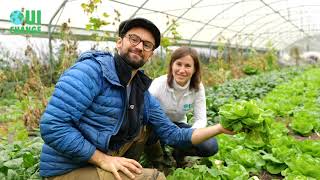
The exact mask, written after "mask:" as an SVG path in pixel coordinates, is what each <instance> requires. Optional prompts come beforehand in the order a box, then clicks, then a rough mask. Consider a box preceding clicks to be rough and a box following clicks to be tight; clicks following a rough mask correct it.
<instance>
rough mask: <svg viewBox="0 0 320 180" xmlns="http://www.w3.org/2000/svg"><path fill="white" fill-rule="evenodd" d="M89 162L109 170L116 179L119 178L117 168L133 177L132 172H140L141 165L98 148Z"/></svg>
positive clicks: (119, 179) (118, 179)
mask: <svg viewBox="0 0 320 180" xmlns="http://www.w3.org/2000/svg"><path fill="white" fill-rule="evenodd" d="M89 162H90V163H92V164H94V165H96V166H98V167H100V168H101V169H103V170H105V171H109V172H111V173H112V174H113V175H114V177H115V178H116V179H117V180H121V177H120V175H119V173H118V171H119V170H120V171H122V172H123V173H124V174H125V175H126V176H128V177H129V178H131V179H134V178H135V176H134V174H133V173H132V172H134V173H136V174H140V173H141V172H142V170H141V169H142V166H141V165H140V164H139V163H138V162H137V161H135V160H133V159H128V158H124V157H114V156H109V155H106V154H104V153H102V152H101V151H99V150H96V151H95V152H94V154H93V155H92V157H91V159H90V160H89Z"/></svg>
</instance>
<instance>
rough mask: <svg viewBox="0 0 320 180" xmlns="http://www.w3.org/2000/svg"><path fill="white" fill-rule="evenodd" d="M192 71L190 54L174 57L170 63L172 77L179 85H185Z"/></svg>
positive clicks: (193, 70)
mask: <svg viewBox="0 0 320 180" xmlns="http://www.w3.org/2000/svg"><path fill="white" fill-rule="evenodd" d="M194 72H195V68H194V61H193V59H192V57H191V56H190V55H187V56H184V57H181V58H179V59H176V60H175V61H174V63H173V64H172V75H173V78H174V80H175V81H176V82H177V83H178V84H179V85H180V86H184V85H186V83H187V82H188V81H189V80H190V79H191V77H192V75H193V73H194Z"/></svg>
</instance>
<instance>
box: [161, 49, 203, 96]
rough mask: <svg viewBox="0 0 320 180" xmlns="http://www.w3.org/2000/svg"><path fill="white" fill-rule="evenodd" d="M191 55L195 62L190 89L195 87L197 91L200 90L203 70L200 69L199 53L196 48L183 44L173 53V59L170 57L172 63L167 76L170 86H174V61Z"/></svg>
mask: <svg viewBox="0 0 320 180" xmlns="http://www.w3.org/2000/svg"><path fill="white" fill-rule="evenodd" d="M188 55H189V56H191V58H192V59H193V63H194V73H193V75H192V76H191V80H190V90H192V89H194V90H195V91H198V90H199V85H200V82H201V71H200V62H199V57H198V53H197V51H196V50H195V49H193V48H190V47H186V46H182V47H180V48H178V49H176V50H175V51H174V52H173V53H172V55H171V59H170V64H169V67H168V78H167V83H168V85H169V87H171V88H172V87H173V80H174V78H173V74H172V65H173V63H174V62H175V61H176V60H177V59H180V58H182V57H185V56H188Z"/></svg>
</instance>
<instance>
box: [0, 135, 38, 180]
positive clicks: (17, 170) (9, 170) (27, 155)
mask: <svg viewBox="0 0 320 180" xmlns="http://www.w3.org/2000/svg"><path fill="white" fill-rule="evenodd" d="M42 144H43V141H42V139H41V138H40V137H37V138H35V139H33V140H32V141H25V142H21V141H16V142H14V143H13V144H0V179H8V180H9V179H12V180H20V179H21V180H24V179H41V178H40V176H39V160H40V152H41V147H42Z"/></svg>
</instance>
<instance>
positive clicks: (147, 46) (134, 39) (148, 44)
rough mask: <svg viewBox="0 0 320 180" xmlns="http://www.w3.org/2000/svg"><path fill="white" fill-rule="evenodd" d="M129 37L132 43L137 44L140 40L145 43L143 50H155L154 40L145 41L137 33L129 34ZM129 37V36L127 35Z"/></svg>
mask: <svg viewBox="0 0 320 180" xmlns="http://www.w3.org/2000/svg"><path fill="white" fill-rule="evenodd" d="M128 36H129V37H128V38H129V41H130V43H131V44H132V45H134V46H136V45H138V44H139V43H140V42H142V44H143V50H145V51H153V50H154V45H153V44H152V42H149V41H144V40H142V39H141V38H140V37H139V36H137V35H135V34H128ZM125 37H127V36H125Z"/></svg>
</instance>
